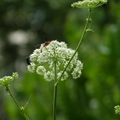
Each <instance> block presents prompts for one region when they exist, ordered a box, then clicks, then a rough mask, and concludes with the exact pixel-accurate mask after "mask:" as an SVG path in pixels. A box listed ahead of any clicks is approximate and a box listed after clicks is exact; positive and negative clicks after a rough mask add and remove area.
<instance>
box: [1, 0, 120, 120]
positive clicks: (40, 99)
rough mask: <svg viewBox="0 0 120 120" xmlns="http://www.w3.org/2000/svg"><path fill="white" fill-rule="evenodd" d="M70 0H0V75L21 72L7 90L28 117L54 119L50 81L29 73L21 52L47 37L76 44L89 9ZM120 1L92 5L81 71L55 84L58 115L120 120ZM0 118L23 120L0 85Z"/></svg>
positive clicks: (59, 119) (80, 119)
mask: <svg viewBox="0 0 120 120" xmlns="http://www.w3.org/2000/svg"><path fill="white" fill-rule="evenodd" d="M73 2H76V1H73V0H66V1H64V0H57V1H56V0H34V1H33V0H1V1H0V77H3V76H4V75H11V72H19V74H20V77H19V79H17V80H16V81H14V82H13V83H12V84H11V85H10V89H11V90H12V92H13V94H14V95H15V97H16V99H17V100H18V101H19V103H20V105H21V106H24V105H25V103H26V102H27V100H28V99H29V97H30V96H31V95H32V97H31V99H30V101H29V103H28V105H27V107H26V109H25V112H26V114H27V115H28V116H29V117H30V119H31V120H52V98H53V82H46V81H44V79H43V78H42V77H41V76H38V75H36V74H31V73H28V72H27V64H26V62H25V57H26V56H29V54H30V53H32V51H33V50H34V49H35V46H36V45H37V44H40V43H43V42H44V41H45V40H44V36H47V38H48V40H53V39H57V40H58V41H66V42H67V43H68V46H69V47H71V48H73V49H75V47H76V45H77V43H78V41H79V38H80V36H81V33H82V30H83V27H84V24H85V19H86V17H87V11H86V10H85V9H76V8H74V9H73V8H71V6H70V5H71V4H72V3H73ZM119 5H120V1H118V0H109V1H108V4H106V5H104V6H102V7H99V8H96V9H95V10H94V11H93V15H92V19H93V21H92V29H93V30H94V32H93V33H92V32H90V33H88V34H87V36H86V38H85V40H84V41H83V44H82V46H81V48H80V50H79V58H80V60H81V61H82V62H83V63H84V69H83V71H82V73H83V74H82V76H81V77H80V78H79V79H77V80H72V79H71V78H69V79H68V80H66V81H64V82H61V83H60V84H59V86H58V96H57V120H119V119H120V116H119V115H116V114H115V112H114V106H115V105H117V104H120V7H119ZM0 120H23V118H22V116H21V115H20V113H19V111H18V109H17V107H16V105H15V103H13V101H12V100H11V98H10V96H9V95H7V93H6V92H5V90H4V89H3V88H2V87H0Z"/></svg>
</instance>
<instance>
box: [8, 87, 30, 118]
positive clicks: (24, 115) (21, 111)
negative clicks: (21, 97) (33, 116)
mask: <svg viewBox="0 0 120 120" xmlns="http://www.w3.org/2000/svg"><path fill="white" fill-rule="evenodd" d="M6 91H7V92H8V93H9V94H10V96H11V98H12V99H13V101H14V102H15V104H16V105H17V107H18V109H19V111H20V113H21V114H22V116H23V117H24V118H25V120H29V118H28V117H27V116H26V114H25V113H24V112H23V110H22V109H21V108H20V105H19V104H18V102H17V100H16V99H15V97H14V96H13V94H12V92H11V91H10V89H9V86H8V85H7V86H6Z"/></svg>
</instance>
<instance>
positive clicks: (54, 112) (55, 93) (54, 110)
mask: <svg viewBox="0 0 120 120" xmlns="http://www.w3.org/2000/svg"><path fill="white" fill-rule="evenodd" d="M54 56H56V52H55V50H54ZM56 67H57V66H56V58H55V61H54V74H55V78H54V93H53V120H56V102H57V84H56V82H57V68H56Z"/></svg>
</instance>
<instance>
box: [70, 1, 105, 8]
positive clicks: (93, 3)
mask: <svg viewBox="0 0 120 120" xmlns="http://www.w3.org/2000/svg"><path fill="white" fill-rule="evenodd" d="M105 3H107V0H83V1H78V2H75V3H73V4H72V5H71V6H72V7H77V8H87V9H93V8H96V7H99V6H101V5H103V4H105Z"/></svg>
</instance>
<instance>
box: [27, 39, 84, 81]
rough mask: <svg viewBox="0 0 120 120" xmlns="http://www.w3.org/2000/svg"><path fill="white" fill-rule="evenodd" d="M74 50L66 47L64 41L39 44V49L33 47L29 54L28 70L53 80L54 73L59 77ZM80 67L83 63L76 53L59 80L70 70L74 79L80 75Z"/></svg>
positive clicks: (64, 77) (65, 76)
mask: <svg viewBox="0 0 120 120" xmlns="http://www.w3.org/2000/svg"><path fill="white" fill-rule="evenodd" d="M74 52H75V51H74V50H72V49H70V48H67V45H66V44H65V43H64V42H58V41H57V40H54V41H51V42H50V43H49V44H48V45H46V46H45V45H44V44H41V46H40V49H35V50H34V52H33V53H32V54H31V55H30V65H28V70H29V71H30V72H36V73H37V74H40V75H43V76H44V79H45V80H47V81H51V80H54V79H55V74H56V76H57V79H59V78H60V77H61V74H62V72H63V70H64V68H65V67H66V65H67V64H68V62H69V60H70V59H71V57H72V56H73V54H74ZM82 68H83V64H82V63H81V61H79V60H78V53H76V55H75V56H74V57H73V59H72V61H71V62H70V64H69V65H68V67H67V69H66V71H65V72H64V74H63V76H62V77H61V80H65V79H67V78H68V76H69V75H68V72H71V75H72V76H73V78H74V79H76V78H78V77H80V75H81V69H82Z"/></svg>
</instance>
